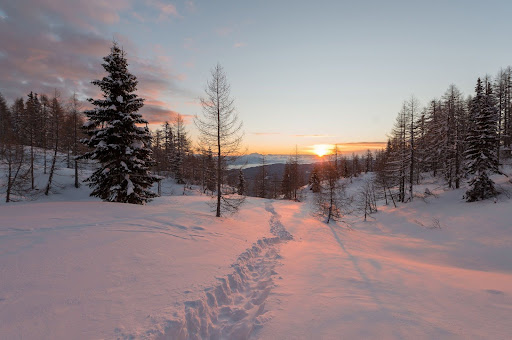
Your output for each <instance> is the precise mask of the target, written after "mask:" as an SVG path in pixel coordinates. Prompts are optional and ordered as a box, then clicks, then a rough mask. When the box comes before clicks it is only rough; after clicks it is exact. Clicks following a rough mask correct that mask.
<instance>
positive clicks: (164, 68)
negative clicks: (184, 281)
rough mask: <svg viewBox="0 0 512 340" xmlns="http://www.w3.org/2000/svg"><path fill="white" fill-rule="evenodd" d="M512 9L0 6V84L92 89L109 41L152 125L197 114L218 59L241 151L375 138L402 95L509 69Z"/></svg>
mask: <svg viewBox="0 0 512 340" xmlns="http://www.w3.org/2000/svg"><path fill="white" fill-rule="evenodd" d="M511 10H512V5H511V4H510V3H509V2H508V1H487V2H481V1H479V2H476V1H428V2H426V1H358V2H355V1H316V2H310V1H198V0H195V1H191V0H188V1H164V0H147V1H146V0H143V1H130V0H112V1H108V2H106V1H103V0H90V1H88V2H84V1H65V0H40V1H36V0H19V1H5V0H3V1H0V32H2V33H0V39H1V40H2V41H5V42H6V43H5V44H0V60H2V59H4V60H5V61H8V62H7V63H3V64H4V66H5V69H4V70H0V71H4V73H3V74H7V77H6V78H7V81H5V82H4V81H2V83H3V84H2V83H0V91H1V92H2V93H3V94H4V96H6V97H7V99H8V100H12V98H13V97H15V96H21V95H24V94H26V93H27V90H28V91H30V90H34V91H36V92H45V91H46V92H48V91H49V90H50V88H55V87H60V88H61V91H62V92H64V93H65V94H67V92H69V91H72V90H76V91H78V92H80V93H81V94H82V95H83V96H84V97H87V96H94V95H97V92H96V90H95V89H94V88H92V87H91V86H90V85H89V84H88V82H89V81H90V80H92V79H94V78H97V77H98V76H101V72H102V69H101V66H100V62H101V56H104V55H106V54H107V53H108V46H109V44H110V43H111V41H112V38H115V39H117V40H119V41H120V42H121V44H122V45H123V46H124V48H125V50H126V51H127V52H128V59H129V62H130V63H131V65H132V72H133V73H134V74H135V75H136V76H138V77H139V80H140V86H139V88H140V95H141V96H143V97H145V98H147V104H148V105H147V106H146V108H145V111H144V114H145V115H146V117H147V118H148V119H149V120H150V121H151V122H153V123H154V124H158V122H161V121H163V120H165V119H168V120H172V115H173V114H174V113H176V112H178V113H181V114H183V115H185V116H186V117H189V119H188V121H189V122H190V121H191V119H190V117H191V116H193V115H194V114H199V113H200V112H201V108H200V106H199V105H198V101H197V98H198V97H199V96H201V95H202V90H203V88H204V85H205V82H206V80H207V79H208V77H209V71H210V69H211V68H212V67H213V66H214V65H215V64H216V63H217V62H220V63H221V64H222V65H223V66H224V68H225V70H226V72H227V75H228V79H229V81H230V83H231V86H232V95H233V97H235V98H236V106H237V109H238V112H239V115H240V117H241V118H242V120H243V121H244V126H245V132H246V138H245V143H246V144H247V146H248V147H249V151H260V152H289V151H291V150H292V149H293V148H294V147H295V145H298V147H299V149H300V150H307V149H308V148H309V147H310V146H311V145H313V144H326V143H355V142H377V141H385V140H386V134H387V133H388V132H389V130H390V129H391V126H392V124H393V122H394V119H395V115H396V112H397V111H398V110H399V109H400V107H401V103H402V101H403V100H405V99H407V98H409V97H410V96H411V95H413V94H414V95H415V96H416V97H417V98H418V99H419V100H420V102H422V103H423V104H426V103H427V102H428V101H429V100H430V99H432V98H435V97H440V96H441V95H442V94H443V93H444V91H445V90H446V89H447V88H448V86H449V85H450V84H451V83H454V84H456V85H457V86H458V87H459V88H460V89H461V90H462V91H463V92H464V93H465V94H466V95H468V94H471V92H472V90H473V86H474V84H475V82H476V78H477V77H479V76H484V75H485V74H490V75H491V76H494V75H495V74H496V73H497V72H498V70H499V69H500V68H501V67H506V66H508V65H510V64H512V58H511V56H512V44H510V32H512V21H511V20H510V13H511V12H512V11H511ZM19 21H22V22H25V23H26V22H29V24H28V25H26V24H25V26H22V25H21V24H20V23H19ZM89 46H90V47H89ZM15 59H16V60H18V62H15V61H14V60H15ZM20 60H21V62H20ZM0 68H1V66H0ZM20 79H23V81H24V83H22V80H20ZM189 130H190V132H191V134H192V137H194V135H195V129H194V127H193V124H190V125H189ZM347 148H348V146H347Z"/></svg>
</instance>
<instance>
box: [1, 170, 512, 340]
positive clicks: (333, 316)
mask: <svg viewBox="0 0 512 340" xmlns="http://www.w3.org/2000/svg"><path fill="white" fill-rule="evenodd" d="M37 170H38V171H39V170H40V169H39V168H38V169H37ZM72 173H73V170H72V169H59V170H58V172H57V179H59V180H60V182H61V183H62V185H61V189H59V194H54V195H52V196H49V197H44V196H43V197H41V198H40V199H39V200H37V201H28V202H18V203H14V204H13V203H9V204H0V216H2V219H1V220H0V278H1V280H0V320H2V322H0V334H1V338H2V339H77V338H86V339H115V338H120V339H123V338H125V339H128V338H133V339H165V338H167V339H186V338H192V339H193V338H221V339H339V338H348V339H381V338H406V339H411V338H413V339H439V338H443V339H444V338H450V339H467V338H471V339H508V338H510V334H512V323H511V322H510V320H512V261H511V260H510V259H511V258H512V226H511V225H512V224H511V223H510V220H511V219H512V209H511V205H512V200H511V199H509V198H507V196H506V195H502V196H500V197H498V199H497V200H495V201H493V200H488V201H482V202H475V203H466V202H464V201H463V199H462V196H463V194H464V192H465V190H466V188H464V187H463V188H461V189H459V190H453V191H444V189H443V187H442V186H441V185H440V184H439V183H437V182H435V181H429V180H428V179H427V180H426V184H423V185H420V186H416V192H417V193H418V195H420V194H423V193H425V192H430V193H431V194H432V195H428V196H426V195H425V196H424V197H417V198H415V199H414V201H413V202H412V203H408V204H404V205H400V206H399V207H398V208H394V207H393V206H392V205H391V206H382V205H379V212H378V213H376V214H374V215H372V216H371V217H370V219H369V220H368V221H367V222H363V220H362V217H361V216H356V215H349V216H345V218H344V220H343V221H342V222H337V223H330V224H325V223H323V222H322V221H320V220H319V219H318V217H315V216H314V215H313V214H312V211H313V210H314V209H313V206H312V204H313V201H314V199H313V197H312V194H311V193H310V192H309V191H308V190H306V192H308V193H307V194H306V195H305V198H306V201H305V202H304V203H298V202H292V201H279V200H265V199H257V198H248V199H247V203H246V204H245V205H244V206H243V207H242V209H241V211H240V212H239V214H237V215H234V216H228V217H222V218H214V217H213V214H212V212H211V211H210V207H209V205H208V204H207V203H209V202H211V198H210V197H208V196H204V195H200V193H199V192H198V191H194V190H189V189H187V190H185V189H184V188H183V186H178V185H175V184H172V183H171V184H170V182H169V180H164V181H162V185H163V189H162V192H163V194H164V195H172V194H176V195H178V196H164V197H158V198H156V199H154V200H153V201H152V202H149V203H148V204H147V205H130V204H116V203H104V202H100V201H99V200H97V199H94V198H89V197H87V195H88V192H89V189H88V188H87V187H86V186H85V185H83V186H82V187H81V188H80V189H75V188H72V187H70V186H69V184H70V183H72V180H71V178H72V177H71V175H72ZM86 175H87V174H84V176H86ZM365 178H366V176H362V177H360V178H355V179H354V180H353V181H352V183H351V184H350V185H349V187H348V188H347V192H348V193H349V194H350V195H355V194H356V193H357V191H358V190H359V188H360V186H361V185H362V184H363V183H364V181H365ZM493 179H495V180H496V182H497V188H499V189H500V190H501V191H504V190H510V189H511V188H512V184H511V183H510V182H509V181H508V179H507V178H505V177H504V176H498V175H496V176H494V177H493ZM38 183H44V177H43V176H41V177H38ZM38 185H39V184H38ZM189 195H191V196H189ZM381 203H382V202H381Z"/></svg>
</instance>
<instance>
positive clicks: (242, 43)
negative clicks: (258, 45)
mask: <svg viewBox="0 0 512 340" xmlns="http://www.w3.org/2000/svg"><path fill="white" fill-rule="evenodd" d="M244 46H247V44H246V43H244V42H237V43H235V44H234V45H233V47H234V48H240V47H244Z"/></svg>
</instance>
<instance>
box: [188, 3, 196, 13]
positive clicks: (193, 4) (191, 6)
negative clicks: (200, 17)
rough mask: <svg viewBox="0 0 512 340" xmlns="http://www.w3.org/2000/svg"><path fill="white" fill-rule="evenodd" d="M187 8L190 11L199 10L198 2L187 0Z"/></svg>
mask: <svg viewBox="0 0 512 340" xmlns="http://www.w3.org/2000/svg"><path fill="white" fill-rule="evenodd" d="M185 9H186V10H187V11H188V12H190V13H195V12H196V10H197V7H196V4H195V3H194V1H192V0H186V1H185Z"/></svg>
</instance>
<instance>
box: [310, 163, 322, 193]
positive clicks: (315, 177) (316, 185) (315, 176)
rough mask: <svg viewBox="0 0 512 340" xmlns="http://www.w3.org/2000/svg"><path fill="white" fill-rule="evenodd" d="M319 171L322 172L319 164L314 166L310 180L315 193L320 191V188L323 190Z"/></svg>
mask: <svg viewBox="0 0 512 340" xmlns="http://www.w3.org/2000/svg"><path fill="white" fill-rule="evenodd" d="M319 172H320V169H319V168H318V166H315V167H314V168H313V171H312V172H311V178H310V180H309V181H310V185H311V190H312V191H313V192H314V193H317V192H320V190H321V183H320V175H319Z"/></svg>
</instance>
